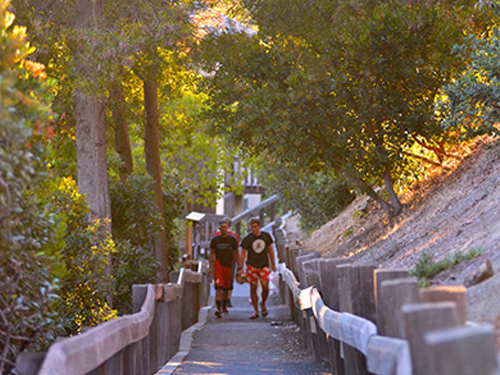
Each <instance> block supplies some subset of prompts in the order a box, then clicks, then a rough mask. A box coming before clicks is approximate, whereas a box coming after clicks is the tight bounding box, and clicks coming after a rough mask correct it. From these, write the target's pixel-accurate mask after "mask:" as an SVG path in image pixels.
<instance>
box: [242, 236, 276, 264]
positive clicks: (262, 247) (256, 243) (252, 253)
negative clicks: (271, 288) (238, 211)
mask: <svg viewBox="0 0 500 375" xmlns="http://www.w3.org/2000/svg"><path fill="white" fill-rule="evenodd" d="M272 243H273V238H272V237H271V235H270V234H269V233H266V232H260V234H259V235H258V236H256V235H255V234H253V233H249V234H247V235H246V236H245V238H243V241H241V247H242V248H243V249H245V250H246V251H247V253H248V255H247V264H249V265H251V266H252V267H254V268H264V267H269V258H268V253H269V246H270V245H271V244H272Z"/></svg>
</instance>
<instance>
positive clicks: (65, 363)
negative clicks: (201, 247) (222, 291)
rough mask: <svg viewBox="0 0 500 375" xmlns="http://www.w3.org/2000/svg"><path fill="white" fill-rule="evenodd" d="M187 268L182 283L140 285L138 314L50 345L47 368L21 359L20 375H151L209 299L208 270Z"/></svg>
mask: <svg viewBox="0 0 500 375" xmlns="http://www.w3.org/2000/svg"><path fill="white" fill-rule="evenodd" d="M195 267H196V271H193V270H190V269H182V270H181V272H180V274H179V278H178V281H177V282H176V283H169V284H164V285H150V284H149V285H134V286H133V289H132V294H133V297H132V298H133V309H134V314H131V315H125V316H122V317H119V318H117V319H115V320H113V321H109V322H106V323H103V324H100V325H98V326H96V327H93V328H89V329H87V330H86V331H85V332H83V333H82V334H79V335H77V336H73V337H69V338H61V339H58V340H56V342H55V343H54V344H53V345H52V346H50V348H49V349H48V351H47V353H46V354H45V356H44V359H43V361H42V362H41V366H40V367H39V368H36V367H37V366H33V363H26V361H28V360H29V359H30V358H31V357H32V356H30V355H21V356H19V357H18V361H17V364H16V365H17V366H16V367H17V370H18V371H17V373H18V374H19V375H35V374H37V375H85V374H88V375H97V374H99V375H108V374H109V375H111V374H112V375H126V374H127V375H128V374H134V375H149V374H153V373H156V372H157V371H158V370H159V369H160V368H161V367H162V366H163V365H164V364H165V363H166V362H168V360H169V359H170V358H171V357H172V356H174V354H175V353H177V351H178V350H179V341H180V337H181V333H182V331H183V330H184V329H186V328H188V327H189V326H191V325H192V324H194V323H196V322H197V320H198V311H199V309H200V308H201V307H203V306H205V305H206V304H207V302H208V297H209V279H208V274H207V265H206V263H204V262H198V263H197V264H196V266H195Z"/></svg>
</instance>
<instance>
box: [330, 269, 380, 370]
mask: <svg viewBox="0 0 500 375" xmlns="http://www.w3.org/2000/svg"><path fill="white" fill-rule="evenodd" d="M375 268H376V265H375V264H374V263H365V264H356V265H354V264H349V265H340V266H338V267H337V272H338V275H339V291H340V298H339V307H340V311H342V312H349V313H352V314H355V315H358V316H360V317H363V318H365V319H370V318H371V319H374V316H375V288H374V281H373V271H374V270H375ZM361 277H362V278H361ZM370 291H371V292H370ZM342 348H343V353H344V365H345V373H346V374H348V375H365V374H368V370H367V366H366V358H365V356H364V355H363V354H362V353H361V352H359V351H358V350H356V349H355V348H353V347H351V346H349V345H347V344H342Z"/></svg>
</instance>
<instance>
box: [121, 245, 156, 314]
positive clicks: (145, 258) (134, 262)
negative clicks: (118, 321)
mask: <svg viewBox="0 0 500 375" xmlns="http://www.w3.org/2000/svg"><path fill="white" fill-rule="evenodd" d="M158 270H159V266H158V263H157V262H156V260H155V258H154V256H153V254H151V251H150V250H149V248H144V247H141V246H136V245H132V244H131V243H130V242H127V241H124V242H117V244H116V252H115V254H113V276H114V278H115V280H116V287H115V291H114V295H113V307H114V308H115V309H116V310H118V312H119V313H120V314H121V315H123V314H130V313H132V285H134V284H154V283H155V282H156V273H157V272H158Z"/></svg>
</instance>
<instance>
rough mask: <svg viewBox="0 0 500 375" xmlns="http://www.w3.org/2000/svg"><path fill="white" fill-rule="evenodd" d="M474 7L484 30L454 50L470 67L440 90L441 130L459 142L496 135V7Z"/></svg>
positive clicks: (499, 52) (499, 10)
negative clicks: (451, 132) (484, 22)
mask: <svg viewBox="0 0 500 375" xmlns="http://www.w3.org/2000/svg"><path fill="white" fill-rule="evenodd" d="M478 5H479V6H478V9H480V10H481V11H480V12H478V14H480V15H481V14H482V15H486V18H488V17H489V19H488V22H487V26H488V27H487V30H486V31H484V30H482V31H483V32H481V33H476V34H472V35H470V36H469V37H468V39H467V42H468V43H464V44H460V45H457V46H456V47H455V52H456V55H458V56H457V58H461V59H463V60H467V61H469V60H470V63H469V65H468V66H467V69H466V70H465V72H464V73H463V74H462V75H461V77H460V78H459V79H457V80H456V81H455V82H453V83H451V84H449V85H447V86H446V87H445V88H444V95H443V97H442V98H441V101H440V102H439V111H440V112H441V116H442V117H443V119H444V126H445V127H446V128H448V129H451V130H455V131H456V132H457V134H456V137H460V138H462V139H470V138H473V137H475V136H477V135H484V134H494V135H498V134H499V130H498V122H499V120H500V111H499V108H498V104H497V103H498V98H499V96H500V83H499V76H500V67H499V65H498V59H499V58H500V43H499V41H500V27H499V22H500V4H499V3H498V2H496V1H491V2H490V1H480V2H479V3H478Z"/></svg>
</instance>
